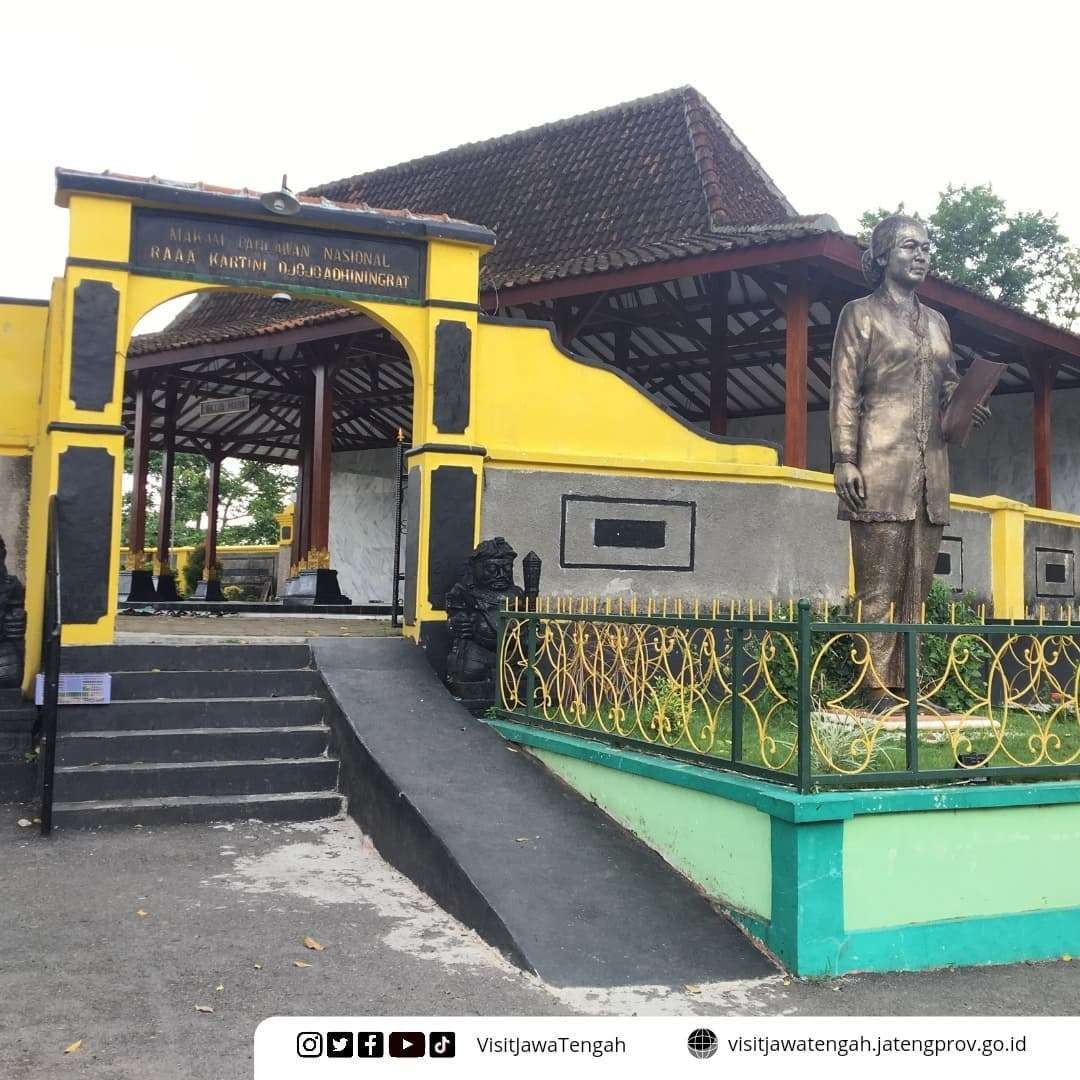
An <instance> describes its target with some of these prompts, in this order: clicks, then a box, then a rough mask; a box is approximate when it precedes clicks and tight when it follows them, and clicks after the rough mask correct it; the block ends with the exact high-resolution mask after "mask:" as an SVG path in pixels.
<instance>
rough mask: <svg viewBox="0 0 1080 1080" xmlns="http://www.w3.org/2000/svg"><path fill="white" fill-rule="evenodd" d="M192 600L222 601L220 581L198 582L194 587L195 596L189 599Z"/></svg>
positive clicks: (223, 597) (222, 594) (223, 595)
mask: <svg viewBox="0 0 1080 1080" xmlns="http://www.w3.org/2000/svg"><path fill="white" fill-rule="evenodd" d="M190 599H192V600H210V601H222V602H223V601H224V600H225V594H224V593H223V592H222V591H221V582H220V581H216V580H215V581H206V580H203V581H200V582H199V584H198V585H196V586H195V595H194V596H192V597H190Z"/></svg>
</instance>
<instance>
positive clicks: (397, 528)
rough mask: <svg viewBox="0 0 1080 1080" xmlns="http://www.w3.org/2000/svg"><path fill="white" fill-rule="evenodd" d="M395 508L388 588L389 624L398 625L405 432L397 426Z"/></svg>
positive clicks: (405, 475) (405, 476) (406, 475)
mask: <svg viewBox="0 0 1080 1080" xmlns="http://www.w3.org/2000/svg"><path fill="white" fill-rule="evenodd" d="M396 460H397V508H396V510H395V512H394V580H393V582H392V584H391V588H390V625H391V626H398V625H399V623H398V600H399V598H400V596H401V508H402V505H403V504H404V502H405V483H406V481H407V479H408V474H407V473H406V472H405V434H404V432H403V431H402V430H401V428H398V442H397V458H396Z"/></svg>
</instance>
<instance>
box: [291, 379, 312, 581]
mask: <svg viewBox="0 0 1080 1080" xmlns="http://www.w3.org/2000/svg"><path fill="white" fill-rule="evenodd" d="M314 438H315V395H314V389H313V387H312V386H311V385H310V383H309V384H308V385H307V386H305V388H304V399H303V402H302V404H301V406H300V467H299V470H298V475H297V478H296V534H295V535H296V549H295V550H296V554H295V559H296V561H297V562H299V561H300V560H301V559H306V558H307V554H308V552H309V551H310V550H311V546H312V545H311V464H312V460H311V459H312V442H313V440H314Z"/></svg>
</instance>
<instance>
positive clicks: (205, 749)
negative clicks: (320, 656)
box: [56, 724, 330, 765]
mask: <svg viewBox="0 0 1080 1080" xmlns="http://www.w3.org/2000/svg"><path fill="white" fill-rule="evenodd" d="M329 734H330V733H329V730H328V729H327V728H326V727H325V726H323V725H322V724H314V725H310V726H306V727H205V728H197V727H189V728H174V729H169V728H165V729H157V730H151V731H69V732H65V733H64V735H63V737H62V738H61V739H60V740H59V741H58V742H57V747H56V757H57V764H58V765H113V764H125V763H126V764H137V763H140V762H143V763H147V762H157V763H169V762H178V761H234V760H247V761H261V760H269V759H289V758H312V757H318V756H320V755H321V754H324V753H325V752H326V748H327V739H328V736H329Z"/></svg>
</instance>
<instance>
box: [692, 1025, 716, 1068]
mask: <svg viewBox="0 0 1080 1080" xmlns="http://www.w3.org/2000/svg"><path fill="white" fill-rule="evenodd" d="M719 1045H720V1041H719V1039H717V1037H716V1032H715V1031H710V1030H709V1029H708V1028H695V1029H694V1030H693V1031H691V1032H690V1038H688V1039H687V1040H686V1048H687V1049H688V1050H689V1051H690V1053H691V1055H692V1056H693V1057H696V1058H697V1059H698V1060H699V1061H703V1060H704V1059H705V1058H711V1057H712V1056H713V1054H715V1053H716V1050H717V1047H718V1046H719Z"/></svg>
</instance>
